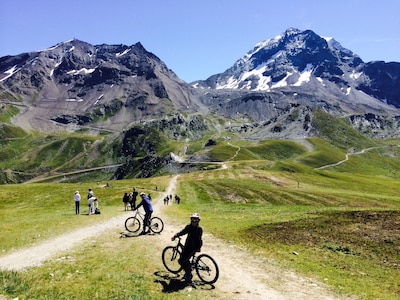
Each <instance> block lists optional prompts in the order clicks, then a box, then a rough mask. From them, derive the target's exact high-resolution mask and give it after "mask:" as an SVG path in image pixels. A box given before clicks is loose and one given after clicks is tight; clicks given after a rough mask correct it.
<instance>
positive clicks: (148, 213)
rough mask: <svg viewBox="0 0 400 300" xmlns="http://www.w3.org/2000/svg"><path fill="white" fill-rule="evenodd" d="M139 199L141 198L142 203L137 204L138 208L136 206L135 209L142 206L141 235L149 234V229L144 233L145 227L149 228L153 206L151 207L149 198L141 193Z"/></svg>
mask: <svg viewBox="0 0 400 300" xmlns="http://www.w3.org/2000/svg"><path fill="white" fill-rule="evenodd" d="M140 197H141V198H142V202H140V203H139V205H138V206H136V209H138V208H139V207H141V206H143V208H144V211H145V215H144V220H143V231H142V233H141V234H146V233H149V232H150V228H149V230H148V231H146V227H149V225H150V218H151V214H152V213H153V206H152V205H151V202H150V198H149V197H148V196H146V194H145V193H143V192H141V193H140Z"/></svg>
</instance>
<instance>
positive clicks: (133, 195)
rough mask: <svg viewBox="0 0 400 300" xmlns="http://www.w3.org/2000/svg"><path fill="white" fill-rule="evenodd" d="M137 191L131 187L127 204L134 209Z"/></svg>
mask: <svg viewBox="0 0 400 300" xmlns="http://www.w3.org/2000/svg"><path fill="white" fill-rule="evenodd" d="M137 195H138V192H137V191H136V188H133V191H132V193H130V195H129V204H130V205H131V209H132V210H135V209H136V198H137Z"/></svg>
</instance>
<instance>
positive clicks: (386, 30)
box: [0, 0, 400, 82]
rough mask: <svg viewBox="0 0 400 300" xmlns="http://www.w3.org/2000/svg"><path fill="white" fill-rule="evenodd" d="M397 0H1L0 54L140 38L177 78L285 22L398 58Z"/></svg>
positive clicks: (226, 61)
mask: <svg viewBox="0 0 400 300" xmlns="http://www.w3.org/2000/svg"><path fill="white" fill-rule="evenodd" d="M399 13H400V1H398V0H383V1H375V0H335V1H328V0H327V1H325V0H322V1H321V0H302V1H292V0H286V1H279V0H276V1H269V0H247V1H243V0H242V1H237V0H197V1H194V0H145V1H143V0H114V1H105V0H79V1H77V0H62V1H60V0H37V1H32V0H4V1H1V2H0V57H2V56H5V55H16V54H20V53H23V52H30V51H36V50H41V49H45V48H48V47H50V46H53V45H55V44H57V43H59V42H63V41H66V40H69V39H72V38H77V39H79V40H82V41H85V42H88V43H90V44H93V45H98V44H103V43H105V44H125V45H132V44H135V43H137V42H141V43H142V44H143V46H144V47H145V48H146V50H148V51H150V52H152V53H154V54H155V55H156V56H158V57H159V58H160V59H161V60H162V61H164V62H165V63H166V65H167V66H168V67H169V68H170V69H172V70H173V71H174V72H175V73H176V74H177V75H178V76H179V77H180V78H181V79H183V80H185V81H187V82H191V81H194V80H197V79H206V78H207V77H209V76H211V75H213V74H216V73H221V72H223V71H225V70H226V69H228V68H229V67H231V66H232V65H233V64H234V62H235V61H236V60H237V59H239V58H241V57H242V56H243V55H244V54H245V53H247V52H248V51H249V50H251V49H252V48H253V47H254V45H255V44H256V43H258V42H260V41H263V40H266V39H270V38H273V37H275V36H277V35H279V34H281V33H282V32H284V31H285V30H286V29H288V28H290V27H294V28H298V29H301V30H305V29H311V30H313V31H314V32H315V33H317V34H319V35H321V36H325V37H334V38H335V39H336V40H337V41H338V42H340V43H341V44H342V46H343V47H345V48H347V49H350V50H352V51H353V52H354V53H356V54H358V55H359V56H360V57H361V59H363V60H364V61H372V60H384V61H387V62H389V61H396V62H400V21H399V20H400V17H399Z"/></svg>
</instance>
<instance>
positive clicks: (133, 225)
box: [125, 217, 140, 232]
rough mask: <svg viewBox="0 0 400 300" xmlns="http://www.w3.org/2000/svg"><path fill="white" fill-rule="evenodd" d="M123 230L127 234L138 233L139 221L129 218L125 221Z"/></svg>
mask: <svg viewBox="0 0 400 300" xmlns="http://www.w3.org/2000/svg"><path fill="white" fill-rule="evenodd" d="M125 228H126V230H128V231H129V232H138V231H139V229H140V221H139V219H138V218H136V217H129V218H128V219H126V221H125Z"/></svg>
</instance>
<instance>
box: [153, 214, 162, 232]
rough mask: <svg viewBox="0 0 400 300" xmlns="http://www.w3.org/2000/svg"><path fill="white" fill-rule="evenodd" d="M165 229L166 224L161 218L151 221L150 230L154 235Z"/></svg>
mask: <svg viewBox="0 0 400 300" xmlns="http://www.w3.org/2000/svg"><path fill="white" fill-rule="evenodd" d="M163 229H164V222H163V221H162V220H161V219H160V218H159V217H153V218H151V219H150V230H151V231H153V232H154V233H160V232H161V231H163Z"/></svg>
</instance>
